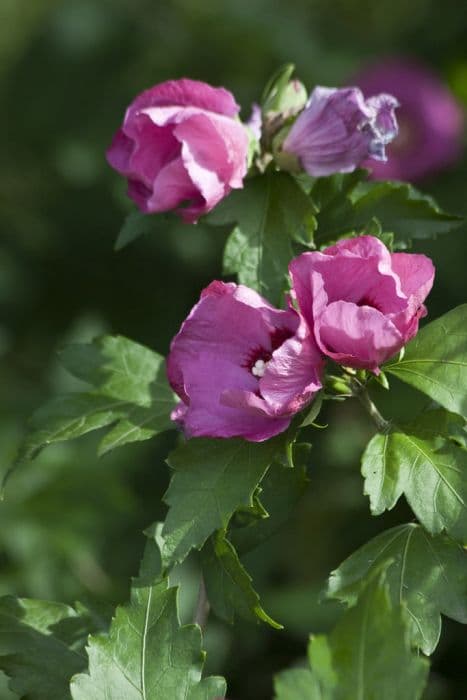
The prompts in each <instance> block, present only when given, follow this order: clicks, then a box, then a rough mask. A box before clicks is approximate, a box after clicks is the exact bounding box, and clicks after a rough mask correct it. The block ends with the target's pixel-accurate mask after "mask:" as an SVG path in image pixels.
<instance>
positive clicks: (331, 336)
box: [315, 301, 403, 371]
mask: <svg viewBox="0 0 467 700" xmlns="http://www.w3.org/2000/svg"><path fill="white" fill-rule="evenodd" d="M315 331H316V340H317V342H318V345H319V346H320V347H321V349H322V350H323V352H325V353H326V355H329V357H332V358H333V359H334V360H336V361H337V362H339V363H341V364H344V365H348V366H349V367H357V368H358V367H366V368H368V369H372V370H373V371H374V370H377V368H378V366H379V365H380V364H382V363H383V362H384V361H385V360H387V359H388V358H389V357H391V356H392V355H394V353H395V352H397V350H399V348H400V347H401V346H402V345H403V338H402V336H401V334H400V333H399V331H398V330H397V328H396V327H395V326H394V324H393V323H392V322H391V321H390V320H389V319H388V318H387V317H386V316H384V315H383V314H382V313H381V312H380V311H378V310H377V309H373V308H371V307H370V306H357V305H356V304H352V303H350V302H347V301H335V302H333V303H331V304H329V306H327V307H326V309H325V311H324V313H323V314H322V316H321V317H320V318H319V319H318V320H317V322H316V324H315Z"/></svg>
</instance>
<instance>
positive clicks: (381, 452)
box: [362, 420, 467, 541]
mask: <svg viewBox="0 0 467 700" xmlns="http://www.w3.org/2000/svg"><path fill="white" fill-rule="evenodd" d="M426 428H427V426H426V423H424V422H423V420H422V422H421V424H420V428H418V427H417V424H411V425H407V426H405V428H404V427H402V428H398V427H396V426H395V427H394V428H393V429H392V430H391V431H390V432H389V433H388V434H386V435H383V434H377V435H375V436H374V438H373V439H372V440H371V441H370V443H369V444H368V446H367V449H366V450H365V453H364V455H363V459H362V474H363V476H364V477H365V494H366V495H368V496H369V497H370V505H371V510H372V512H373V514H374V515H379V514H380V513H382V512H383V511H384V510H387V509H390V508H392V507H393V506H394V505H395V504H396V502H397V500H398V499H399V497H400V496H401V495H402V494H403V493H404V494H405V497H406V499H407V501H408V503H409V505H410V506H411V508H412V510H413V511H414V513H415V515H416V516H417V518H418V519H419V520H420V522H421V523H422V525H424V527H425V528H426V529H427V530H428V531H429V532H431V533H432V534H437V533H439V532H441V531H442V530H443V529H445V530H446V531H447V532H448V533H450V534H451V535H452V536H453V537H454V538H455V539H459V540H460V541H463V540H465V539H466V538H467V479H466V469H467V452H466V451H465V450H464V449H462V448H461V447H459V446H458V445H457V444H456V442H455V441H453V440H452V439H451V438H450V437H447V436H445V435H436V434H430V433H429V432H427V429H426Z"/></svg>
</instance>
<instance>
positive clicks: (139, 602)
mask: <svg viewBox="0 0 467 700" xmlns="http://www.w3.org/2000/svg"><path fill="white" fill-rule="evenodd" d="M156 549H157V547H156V541H155V539H150V540H149V541H148V543H147V547H146V552H145V557H144V559H143V563H142V566H141V572H140V577H139V578H138V579H136V580H135V581H134V582H133V585H132V590H131V602H130V603H129V604H128V605H125V606H121V607H119V608H117V610H116V614H115V617H114V619H113V621H112V623H111V626H110V630H109V634H108V636H104V635H97V636H92V637H90V639H89V646H88V647H87V652H88V656H89V674H84V673H83V674H80V675H77V676H75V677H74V678H73V680H72V682H71V694H72V697H73V700H123V699H125V700H141V699H143V700H168V698H170V699H171V700H214V698H220V697H224V695H225V681H224V680H223V679H222V678H215V677H210V678H204V679H203V678H202V669H203V664H204V652H203V651H202V650H201V642H202V640H201V630H200V628H199V627H198V626H197V625H186V626H184V627H181V626H180V622H179V619H178V611H177V589H176V588H168V587H167V580H166V579H161V578H160V568H159V565H160V556H159V555H158V552H157V551H156ZM154 563H156V565H154Z"/></svg>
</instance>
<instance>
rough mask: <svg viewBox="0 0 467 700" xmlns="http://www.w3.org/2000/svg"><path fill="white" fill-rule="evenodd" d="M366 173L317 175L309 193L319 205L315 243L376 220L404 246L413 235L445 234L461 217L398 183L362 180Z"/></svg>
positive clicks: (355, 229) (460, 220)
mask: <svg viewBox="0 0 467 700" xmlns="http://www.w3.org/2000/svg"><path fill="white" fill-rule="evenodd" d="M365 175H366V173H365V171H362V170H357V171H355V172H354V173H351V174H349V175H333V176H331V177H329V178H319V179H318V180H317V181H316V183H315V184H314V186H313V188H312V190H311V196H312V198H313V200H314V201H315V203H316V204H317V206H318V208H319V213H318V214H317V221H318V228H317V231H316V233H315V242H316V243H317V244H319V245H322V244H323V243H326V242H329V241H333V240H335V239H336V238H338V237H339V236H341V235H343V234H345V233H350V232H353V231H356V232H361V231H362V230H363V229H365V228H366V227H368V226H369V224H370V223H371V222H372V220H374V219H377V220H378V221H379V222H380V224H381V225H382V227H383V230H384V231H391V232H392V233H393V234H394V239H395V242H396V243H397V244H399V245H406V244H407V243H408V242H410V241H411V240H412V239H413V238H433V237H434V236H436V235H438V234H442V233H448V232H449V231H451V230H453V229H454V228H455V227H457V226H459V225H460V224H461V223H462V218H461V217H458V216H453V215H451V214H446V213H445V212H443V211H442V210H441V209H440V208H439V206H438V205H437V204H436V202H435V201H434V200H433V199H432V198H431V197H428V196H426V195H422V194H421V193H420V192H418V191H417V190H416V189H415V188H414V187H412V186H411V185H409V184H406V183H402V182H368V181H366V182H363V179H364V177H365Z"/></svg>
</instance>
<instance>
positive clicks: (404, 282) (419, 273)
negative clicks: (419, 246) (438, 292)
mask: <svg viewBox="0 0 467 700" xmlns="http://www.w3.org/2000/svg"><path fill="white" fill-rule="evenodd" d="M391 261H392V269H393V270H394V272H395V274H396V275H397V276H398V277H399V279H400V282H401V287H402V291H403V292H404V294H405V295H406V296H407V297H408V298H409V299H413V303H414V305H415V306H417V307H418V306H419V305H420V304H422V303H423V302H424V301H425V299H426V297H427V296H428V294H429V293H430V291H431V288H432V286H433V281H434V277H435V266H434V265H433V263H432V261H431V260H430V258H427V256H426V255H418V254H415V253H393V254H392V255H391Z"/></svg>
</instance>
